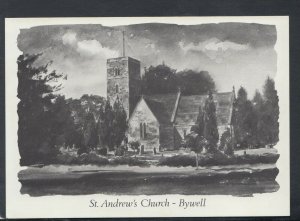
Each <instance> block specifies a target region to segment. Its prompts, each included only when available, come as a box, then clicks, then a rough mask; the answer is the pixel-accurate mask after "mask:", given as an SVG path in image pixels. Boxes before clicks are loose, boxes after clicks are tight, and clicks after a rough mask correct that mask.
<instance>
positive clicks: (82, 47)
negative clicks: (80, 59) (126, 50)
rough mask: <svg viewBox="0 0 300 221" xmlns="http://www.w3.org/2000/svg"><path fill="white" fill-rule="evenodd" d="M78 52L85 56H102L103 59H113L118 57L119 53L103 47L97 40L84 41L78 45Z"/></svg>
mask: <svg viewBox="0 0 300 221" xmlns="http://www.w3.org/2000/svg"><path fill="white" fill-rule="evenodd" d="M76 51H77V52H78V53H80V54H81V55H83V56H95V55H102V56H103V57H107V58H108V57H113V56H116V55H117V53H118V52H117V51H114V50H111V49H109V48H107V47H103V46H102V45H101V43H100V42H99V41H97V40H83V41H79V42H78V43H77V49H76Z"/></svg>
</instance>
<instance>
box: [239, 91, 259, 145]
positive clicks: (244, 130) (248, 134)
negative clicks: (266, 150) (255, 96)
mask: <svg viewBox="0 0 300 221" xmlns="http://www.w3.org/2000/svg"><path fill="white" fill-rule="evenodd" d="M234 109H235V118H234V134H235V139H236V142H237V148H238V147H239V148H245V147H249V146H253V145H255V134H256V124H257V115H256V114H255V112H254V108H253V104H252V103H251V101H249V100H248V97H247V91H246V89H245V88H243V87H240V89H239V91H238V96H237V99H236V102H235V104H234Z"/></svg>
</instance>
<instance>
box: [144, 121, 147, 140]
mask: <svg viewBox="0 0 300 221" xmlns="http://www.w3.org/2000/svg"><path fill="white" fill-rule="evenodd" d="M144 138H147V131H146V123H144Z"/></svg>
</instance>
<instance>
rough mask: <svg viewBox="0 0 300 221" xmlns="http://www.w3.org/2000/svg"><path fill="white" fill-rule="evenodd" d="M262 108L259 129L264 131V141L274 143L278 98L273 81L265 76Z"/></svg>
mask: <svg viewBox="0 0 300 221" xmlns="http://www.w3.org/2000/svg"><path fill="white" fill-rule="evenodd" d="M263 97H264V100H265V102H264V110H263V113H262V116H261V124H262V125H261V127H262V128H261V131H266V134H265V139H264V141H265V143H267V144H275V143H277V142H278V134H279V123H278V119H279V105H278V102H279V99H278V95H277V91H276V89H275V82H274V80H273V79H271V78H269V77H268V78H267V80H266V82H265V85H264V94H263Z"/></svg>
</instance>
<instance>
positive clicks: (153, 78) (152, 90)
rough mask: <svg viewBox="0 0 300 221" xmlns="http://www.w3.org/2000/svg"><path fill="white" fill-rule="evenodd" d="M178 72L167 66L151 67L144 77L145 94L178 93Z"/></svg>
mask: <svg viewBox="0 0 300 221" xmlns="http://www.w3.org/2000/svg"><path fill="white" fill-rule="evenodd" d="M175 73H176V70H174V69H171V68H170V67H169V66H167V65H165V64H161V65H158V66H156V67H154V66H150V67H149V68H148V69H147V70H146V72H145V75H144V78H143V81H144V84H143V93H145V94H165V93H171V92H176V91H177V80H176V75H175Z"/></svg>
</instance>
